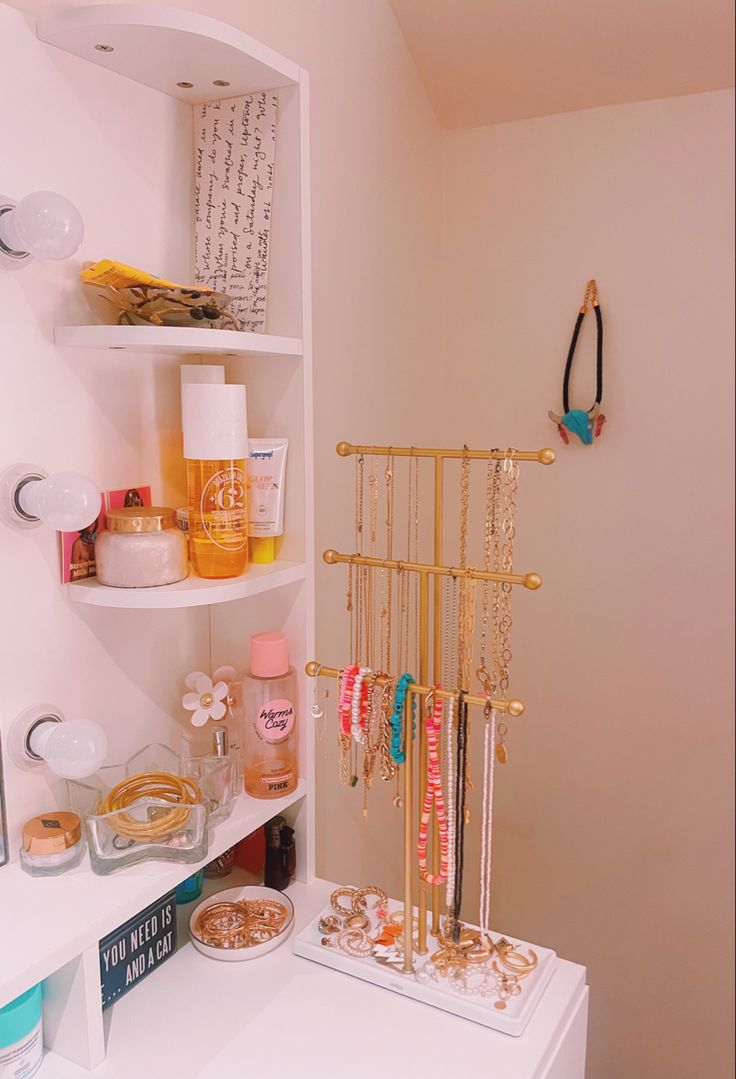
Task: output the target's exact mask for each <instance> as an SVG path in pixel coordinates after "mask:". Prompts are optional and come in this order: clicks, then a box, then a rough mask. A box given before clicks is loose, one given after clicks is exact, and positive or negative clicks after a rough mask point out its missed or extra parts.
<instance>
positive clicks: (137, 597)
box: [66, 560, 307, 611]
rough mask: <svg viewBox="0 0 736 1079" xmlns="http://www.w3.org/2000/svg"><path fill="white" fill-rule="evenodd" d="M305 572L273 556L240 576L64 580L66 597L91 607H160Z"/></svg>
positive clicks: (239, 594) (284, 581) (221, 597)
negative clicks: (155, 582) (123, 583)
mask: <svg viewBox="0 0 736 1079" xmlns="http://www.w3.org/2000/svg"><path fill="white" fill-rule="evenodd" d="M306 576H307V567H306V565H305V563H304V562H285V561H283V560H280V561H279V560H277V561H276V562H272V563H271V564H270V565H268V566H253V565H251V566H250V567H249V568H248V569H247V570H246V572H245V573H244V574H243V575H242V577H232V578H229V579H227V580H224V581H208V580H204V578H202V577H195V576H194V574H190V575H189V577H187V578H186V579H185V580H183V581H179V582H178V583H177V584H167V585H162V586H160V587H157V588H110V587H109V586H108V585H104V584H100V583H99V581H97V580H96V579H95V578H93V577H91V578H89V579H88V580H84V581H73V582H72V583H71V584H68V585H67V586H66V587H67V591H68V594H69V599H71V600H73V601H74V602H75V603H86V604H89V605H90V606H92V607H118V608H120V607H125V608H128V609H129V610H149V611H150V610H162V609H169V610H170V609H171V608H174V607H207V606H211V605H212V604H215V603H230V602H232V601H233V600H236V599H244V598H245V597H246V596H257V595H258V594H259V593H261V592H268V591H270V590H271V589H272V588H282V587H283V586H284V585H288V584H294V583H295V582H296V581H303V580H305V579H306Z"/></svg>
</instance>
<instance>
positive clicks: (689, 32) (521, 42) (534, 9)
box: [391, 0, 734, 127]
mask: <svg viewBox="0 0 736 1079" xmlns="http://www.w3.org/2000/svg"><path fill="white" fill-rule="evenodd" d="M391 4H392V7H393V9H394V12H395V14H396V17H397V19H398V21H399V24H400V25H401V28H402V30H403V32H404V35H405V37H406V40H407V43H408V45H409V49H410V50H411V52H412V54H413V56H414V59H415V61H416V64H417V67H418V68H419V72H420V74H421V77H422V79H423V80H424V84H425V86H426V90H427V93H428V95H429V97H430V100H431V101H432V103H433V105H434V109H435V112H436V113H437V117H438V119H439V121H440V123H442V124H443V125H444V126H445V127H472V126H477V125H480V124H496V123H503V122H505V121H508V120H519V119H524V118H526V117H531V116H547V115H550V114H552V113H556V112H571V111H573V110H575V109H587V108H592V107H594V106H596V105H613V104H620V103H622V102H625V101H640V100H646V99H649V98H657V97H675V96H677V95H679V94H692V93H699V92H701V91H705V90H718V89H722V88H724V87H727V86H732V85H733V83H734V76H733V70H734V6H733V3H732V0H610V2H609V3H602V2H601V0H391Z"/></svg>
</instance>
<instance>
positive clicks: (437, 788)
mask: <svg viewBox="0 0 736 1079" xmlns="http://www.w3.org/2000/svg"><path fill="white" fill-rule="evenodd" d="M443 713H444V705H443V703H442V701H441V700H439V699H438V700H435V702H434V706H433V708H432V710H431V711H430V712H429V713H428V715H427V719H426V730H427V783H426V793H425V796H424V804H423V805H422V812H421V816H420V820H419V837H418V841H417V862H418V865H419V875H420V877H421V878H422V880H423V881H425V882H426V883H427V884H444V883H445V881H446V880H447V857H448V839H447V814H446V811H445V801H444V795H443V793H442V776H441V774H440V758H439V739H440V733H441V730H442V716H443ZM433 807H434V812H435V818H436V821H437V830H438V837H439V850H440V865H439V873H430V872H428V871H427V844H428V841H429V824H430V820H431V817H432V808H433Z"/></svg>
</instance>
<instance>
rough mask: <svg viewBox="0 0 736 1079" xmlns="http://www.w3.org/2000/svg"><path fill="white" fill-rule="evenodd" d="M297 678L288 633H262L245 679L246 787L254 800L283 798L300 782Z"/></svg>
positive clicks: (256, 639) (257, 636) (253, 641)
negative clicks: (290, 664) (290, 659)
mask: <svg viewBox="0 0 736 1079" xmlns="http://www.w3.org/2000/svg"><path fill="white" fill-rule="evenodd" d="M297 694H298V689H297V679H296V673H295V671H294V668H293V667H290V666H289V642H288V640H287V638H286V636H285V635H284V634H283V633H257V634H255V636H254V637H251V641H250V670H249V671H248V673H247V674H246V675H245V677H244V678H243V711H244V718H245V732H244V734H245V738H244V743H245V744H244V748H243V756H244V769H243V771H244V785H245V790H246V793H247V794H251V795H252V796H253V797H254V798H280V797H281V796H282V795H284V794H289V793H290V792H291V791H293V790H295V789H296V785H297V780H298V752H297V749H298V746H297Z"/></svg>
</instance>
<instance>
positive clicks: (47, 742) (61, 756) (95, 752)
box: [31, 719, 107, 779]
mask: <svg viewBox="0 0 736 1079" xmlns="http://www.w3.org/2000/svg"><path fill="white" fill-rule="evenodd" d="M31 749H32V750H33V752H34V753H37V754H38V755H39V757H43V759H44V760H45V761H46V764H47V765H48V766H49V768H50V769H51V771H52V772H54V773H55V775H57V776H61V778H62V779H85V778H86V776H91V775H92V774H93V773H94V772H96V771H97V769H98V768H100V767H101V766H102V765H103V764H104V763H105V758H106V757H107V735H106V734H105V732H104V730H103V729H102V727H100V725H99V724H98V723H93V722H92V720H91V719H69V720H66V721H65V722H64V723H41V724H40V725H39V727H38V728H37V729H36V730H35V731H34V732H33V734H32V735H31Z"/></svg>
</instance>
